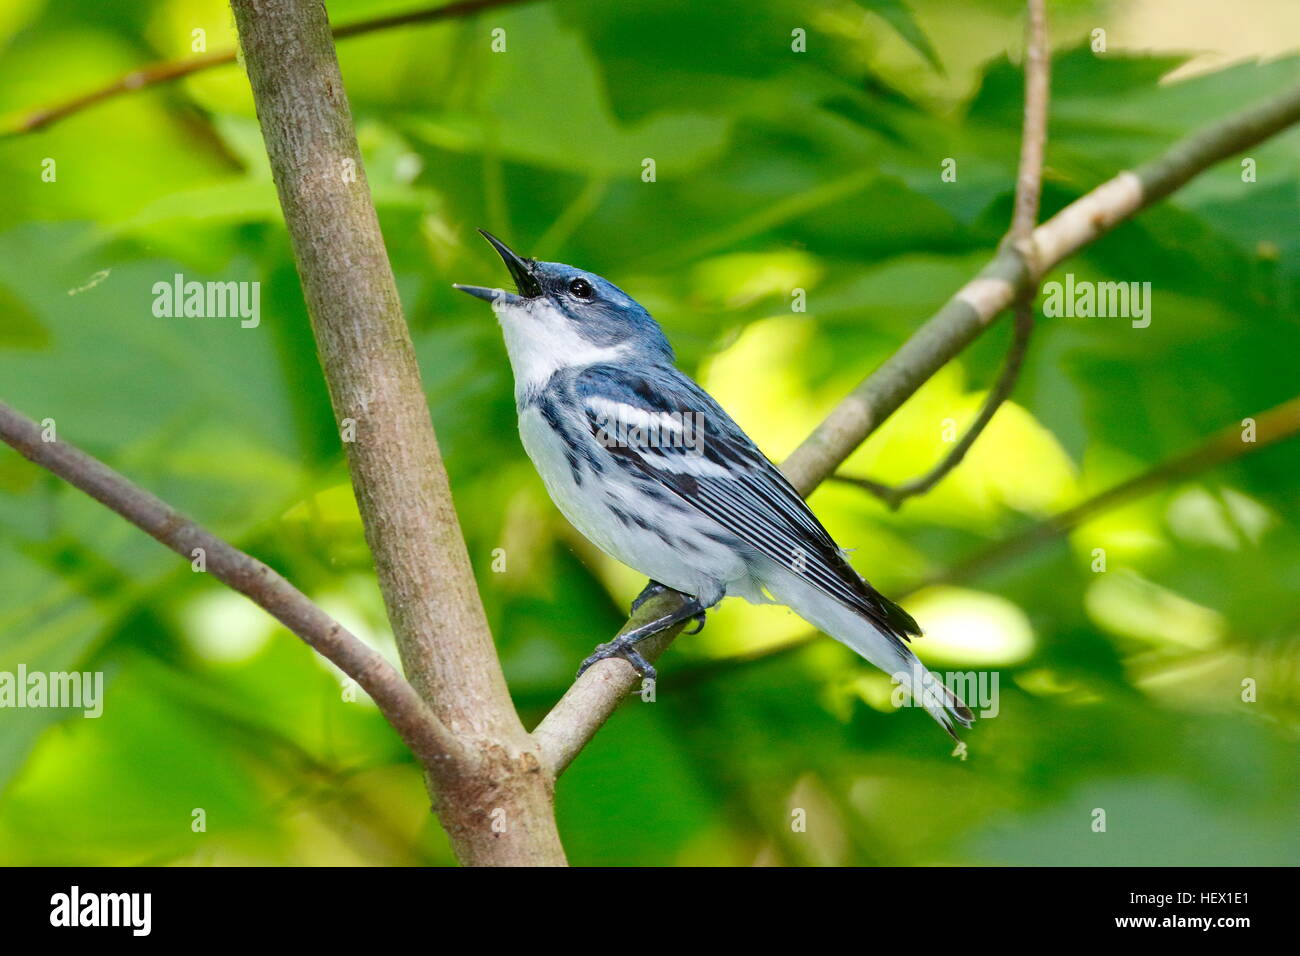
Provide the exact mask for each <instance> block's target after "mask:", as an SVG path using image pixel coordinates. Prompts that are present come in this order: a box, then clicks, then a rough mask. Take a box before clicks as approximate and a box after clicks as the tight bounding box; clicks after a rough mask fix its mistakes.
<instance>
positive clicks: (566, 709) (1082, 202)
mask: <svg viewBox="0 0 1300 956" xmlns="http://www.w3.org/2000/svg"><path fill="white" fill-rule="evenodd" d="M1297 121H1300V86H1297V87H1295V88H1293V89H1291V90H1289V91H1287V92H1286V93H1284V94H1282V95H1280V96H1278V97H1276V98H1274V99H1272V100H1269V101H1267V102H1265V103H1263V104H1261V105H1259V106H1255V107H1252V108H1251V109H1247V110H1243V111H1242V112H1241V113H1239V114H1237V115H1235V116H1231V117H1228V118H1227V119H1224V120H1221V121H1219V122H1218V123H1214V124H1212V125H1210V126H1207V127H1206V128H1204V129H1202V130H1200V131H1198V132H1196V133H1193V134H1192V135H1190V136H1188V137H1186V138H1184V139H1182V140H1179V141H1178V142H1177V143H1175V144H1174V145H1173V146H1172V147H1170V148H1169V149H1168V150H1167V151H1166V152H1165V153H1164V154H1162V155H1161V156H1159V157H1157V158H1156V159H1154V160H1151V161H1150V162H1148V163H1146V164H1144V165H1142V166H1140V167H1138V169H1137V170H1135V171H1132V172H1129V171H1125V172H1122V173H1120V174H1119V175H1118V176H1116V177H1115V178H1113V179H1111V180H1109V181H1107V182H1105V183H1103V184H1102V185H1100V186H1098V187H1097V188H1096V189H1094V190H1092V191H1091V192H1089V193H1087V194H1086V195H1084V196H1081V197H1080V198H1079V199H1077V200H1075V201H1074V202H1073V203H1071V204H1070V205H1068V206H1066V207H1065V208H1064V209H1062V210H1061V211H1060V212H1059V213H1057V214H1056V215H1055V216H1053V217H1052V218H1051V219H1049V220H1048V221H1047V222H1045V223H1043V224H1042V225H1041V226H1039V227H1038V228H1037V229H1035V230H1034V232H1033V248H1034V251H1035V253H1036V255H1035V257H1034V260H1035V261H1034V262H1033V264H1032V266H1031V265H1029V264H1027V263H1026V262H1025V261H1024V260H1023V259H1022V257H1021V256H1020V255H1019V254H1018V253H1017V252H1016V251H1015V250H1013V249H1009V248H1007V247H1006V246H1005V244H1004V245H1003V247H1002V248H1000V249H999V251H998V253H997V254H996V255H995V256H994V258H993V259H992V260H991V261H990V262H989V263H988V264H987V265H986V266H985V267H984V268H983V269H982V270H981V271H980V273H979V275H977V276H976V277H975V278H974V279H972V280H971V281H970V282H968V283H967V284H966V285H965V286H963V287H962V288H961V289H960V290H958V292H957V294H956V295H954V296H953V297H952V298H951V299H949V300H948V302H947V303H946V304H945V305H944V306H943V307H942V308H940V310H939V311H938V312H937V313H935V314H934V316H932V317H931V318H930V319H929V320H928V321H927V322H926V323H925V324H924V325H922V326H921V327H920V328H919V329H917V331H916V332H914V333H913V334H912V336H911V337H910V338H908V340H907V341H906V342H904V343H903V345H902V347H901V348H899V350H898V351H897V352H895V353H894V354H893V355H892V356H890V357H889V358H888V359H886V360H885V362H884V363H882V364H881V366H880V367H879V368H877V369H876V370H875V371H874V372H872V373H871V374H870V375H868V376H867V377H866V378H865V379H863V381H862V382H861V383H860V384H859V385H858V386H857V387H856V388H855V389H854V390H853V392H851V393H850V394H849V395H848V396H847V397H846V398H845V399H844V400H843V401H841V402H840V403H839V404H838V405H837V406H836V407H835V408H834V409H833V410H832V411H831V413H830V414H829V415H828V416H827V417H826V419H825V420H823V421H822V423H821V424H820V425H818V426H817V428H816V429H815V430H814V431H813V433H812V434H811V435H809V436H808V438H806V439H805V440H804V442H803V444H801V445H800V446H799V447H798V448H796V449H795V451H794V453H793V454H792V455H791V456H790V457H789V458H787V459H786V460H785V462H784V463H783V464H782V465H781V470H782V471H783V472H785V475H786V477H787V478H789V479H790V482H791V484H793V485H794V486H795V488H797V489H798V490H799V491H800V493H801V494H803V495H804V496H805V497H806V496H807V495H808V494H810V493H811V492H812V490H813V489H814V488H816V487H817V486H818V485H819V484H820V483H821V482H822V481H824V480H825V479H826V478H827V477H828V476H829V475H830V474H831V473H832V472H834V471H835V469H836V468H838V467H839V466H840V465H841V464H842V463H843V462H844V460H845V459H846V458H848V456H849V455H850V454H852V452H853V450H854V449H855V448H857V447H858V446H859V445H860V444H862V442H863V441H864V440H865V439H866V438H867V436H868V435H870V434H871V433H872V432H873V431H875V429H876V428H878V427H879V426H880V424H881V423H882V422H883V421H884V420H885V419H886V418H888V417H889V416H890V415H891V414H893V413H894V412H895V411H896V410H897V409H898V407H899V406H900V405H902V403H903V402H904V401H905V400H906V399H907V397H908V396H909V395H911V394H912V393H913V392H915V391H916V390H917V389H918V388H920V387H921V386H922V385H923V384H925V382H926V381H927V380H928V379H929V378H930V376H931V375H933V374H934V373H935V372H936V371H938V370H939V369H940V368H941V367H942V366H943V365H944V364H946V363H947V362H948V361H949V360H950V359H952V358H953V357H954V356H956V355H957V354H959V353H960V352H961V351H962V350H963V349H965V348H966V347H967V346H968V345H970V344H971V343H972V342H973V341H975V339H976V338H978V337H979V335H980V333H982V332H983V331H984V330H985V329H986V328H988V326H989V325H991V324H992V323H993V321H994V320H995V319H996V318H997V317H998V316H999V315H1000V314H1001V313H1002V311H1003V310H1004V309H1006V308H1007V307H1008V306H1009V305H1011V303H1012V302H1013V301H1014V300H1015V298H1016V297H1017V296H1018V295H1021V294H1023V293H1024V291H1025V290H1026V289H1032V288H1034V287H1036V286H1037V284H1038V282H1039V280H1040V277H1041V276H1042V275H1043V274H1044V273H1046V272H1047V271H1049V270H1050V269H1052V268H1054V267H1055V266H1056V265H1058V264H1059V263H1060V262H1062V261H1064V260H1065V259H1067V258H1068V257H1070V256H1071V255H1073V254H1074V253H1076V252H1078V251H1079V250H1080V249H1082V248H1083V247H1084V246H1086V245H1088V244H1089V243H1092V242H1095V241H1096V240H1097V239H1098V238H1100V237H1101V236H1103V235H1105V234H1106V233H1107V232H1109V231H1110V230H1111V229H1113V228H1115V226H1117V225H1119V224H1120V223H1122V222H1124V221H1126V220H1127V219H1129V218H1131V217H1132V216H1134V215H1135V214H1136V213H1138V212H1139V211H1141V210H1142V209H1145V208H1146V207H1147V206H1149V205H1151V204H1152V203H1154V202H1157V201H1158V200H1160V199H1163V198H1164V197H1166V196H1168V195H1169V194H1170V193H1172V192H1173V191H1174V190H1176V189H1178V188H1179V187H1180V186H1182V185H1183V184H1184V183H1186V182H1187V181H1188V180H1190V179H1192V178H1193V177H1194V176H1196V175H1197V174H1198V173H1201V172H1203V171H1204V170H1206V169H1208V168H1209V167H1211V166H1213V165H1214V164H1215V163H1218V162H1219V161H1221V160H1223V159H1226V158H1227V157H1229V156H1232V155H1233V154H1235V153H1238V152H1240V151H1241V150H1243V149H1246V148H1247V147H1249V146H1253V145H1255V144H1256V143H1260V142H1262V141H1264V140H1266V139H1268V138H1269V137H1270V136H1272V135H1274V134H1275V133H1277V132H1279V131H1280V130H1283V129H1286V128H1287V127H1288V126H1291V125H1292V124H1294V123H1296V122H1297ZM678 601H679V598H678V597H676V596H674V595H673V594H672V593H671V592H669V593H667V594H662V595H659V596H657V597H655V598H653V599H651V600H649V601H646V602H645V604H643V605H641V607H640V609H639V610H638V612H637V613H636V614H635V615H633V617H632V619H631V620H629V621H628V623H627V624H625V625H624V626H623V628H622V629H621V630H620V632H619V633H624V632H626V631H627V630H629V629H631V628H632V627H636V626H638V625H640V624H642V623H644V622H646V621H648V620H651V619H653V618H655V617H660V616H662V615H664V614H666V613H667V612H669V611H670V610H673V609H675V607H676V606H677V604H678ZM680 632H681V628H680V627H678V628H674V629H673V630H671V631H666V632H664V633H663V634H660V635H656V636H655V637H654V638H651V639H650V640H649V641H646V642H645V643H644V644H642V645H639V646H638V650H640V651H641V653H642V655H643V656H644V657H646V659H647V660H650V661H654V660H657V659H658V657H659V655H660V654H662V653H663V651H664V649H665V648H666V647H667V646H668V645H669V644H671V643H672V641H673V639H674V638H675V637H676V636H677V635H678V634H679V633H680ZM637 681H638V678H637V674H636V672H635V671H634V670H633V669H632V666H631V665H630V664H628V663H627V662H626V661H623V660H618V659H610V660H605V661H600V662H599V663H597V664H596V665H595V666H593V667H591V668H590V669H589V670H588V671H587V672H586V673H585V674H583V675H582V677H580V678H579V679H578V680H577V681H575V682H574V683H573V685H572V686H570V688H569V689H568V691H566V692H565V694H564V696H563V697H562V698H561V699H560V701H559V702H558V703H557V704H556V705H555V708H554V709H553V710H552V711H551V712H550V713H549V714H547V715H546V717H545V718H543V720H542V722H541V723H540V724H538V726H537V728H536V730H534V732H533V736H534V739H536V740H537V741H538V743H539V744H541V747H542V753H543V758H544V763H545V765H546V766H547V767H548V768H549V769H550V770H551V771H552V772H554V773H556V774H559V773H561V772H562V771H563V770H564V768H565V767H567V766H568V765H569V764H570V763H571V762H572V761H573V759H574V757H576V756H577V755H578V753H580V752H581V750H582V748H583V747H584V746H585V745H586V743H587V741H589V740H590V739H591V738H592V737H593V736H594V735H595V733H596V731H597V730H599V729H600V727H601V725H603V724H604V722H605V721H606V720H608V719H609V716H610V715H611V714H612V713H613V712H614V710H615V708H617V706H618V705H619V704H620V703H622V701H623V700H625V699H626V698H627V695H628V694H629V693H630V692H631V691H632V690H633V688H634V687H635V686H636V685H637Z"/></svg>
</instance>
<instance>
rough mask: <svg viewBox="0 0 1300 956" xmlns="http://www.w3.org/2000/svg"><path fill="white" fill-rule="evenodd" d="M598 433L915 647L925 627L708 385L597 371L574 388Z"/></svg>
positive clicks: (621, 457)
mask: <svg viewBox="0 0 1300 956" xmlns="http://www.w3.org/2000/svg"><path fill="white" fill-rule="evenodd" d="M574 392H575V397H576V398H577V399H578V401H579V402H580V404H581V406H582V410H583V411H584V413H585V414H586V416H587V423H588V426H589V428H590V429H591V433H592V435H593V436H595V437H596V439H597V441H598V442H599V443H600V444H601V445H603V446H604V447H605V449H606V450H607V451H608V452H609V453H610V455H611V456H612V457H613V458H614V459H615V460H616V461H618V462H619V464H620V465H621V466H623V467H624V468H627V469H629V470H631V471H633V472H634V473H637V474H640V475H643V476H645V477H647V478H650V479H652V480H653V481H654V482H656V483H657V484H658V485H659V486H661V487H663V488H666V489H668V490H669V491H671V492H672V493H673V494H675V495H676V496H677V497H678V498H680V499H681V500H682V501H684V502H686V503H687V504H689V505H690V506H691V507H693V508H694V509H695V510H697V511H698V512H700V513H701V514H702V515H704V516H706V517H708V518H711V519H712V520H713V521H715V522H717V523H718V524H719V525H721V526H722V527H723V528H725V529H726V530H727V531H728V532H730V533H731V534H733V535H735V536H736V537H737V538H739V539H740V540H741V541H743V542H744V543H745V544H746V545H748V546H749V547H751V548H753V549H754V550H756V551H758V552H759V553H760V554H762V555H764V556H766V557H767V558H769V559H771V560H772V561H775V562H777V563H778V564H780V565H781V566H783V567H785V568H787V569H789V570H790V571H792V572H794V573H795V574H797V575H798V576H799V577H801V578H803V579H804V580H805V581H807V582H809V583H811V584H813V585H814V586H816V587H817V588H819V589H820V590H822V591H823V592H825V593H826V594H828V595H830V596H832V597H834V598H836V599H838V600H840V601H842V602H843V603H845V604H847V605H849V606H850V607H852V608H854V609H855V610H857V611H858V612H860V613H861V614H863V615H864V616H866V617H867V618H869V619H870V620H871V621H872V622H873V623H875V624H876V625H878V626H879V627H880V629H881V630H882V631H884V632H885V633H887V634H890V635H892V636H894V637H895V638H896V639H902V640H907V638H908V635H911V634H919V633H920V629H919V628H918V627H917V624H916V621H915V620H913V619H912V617H911V615H909V614H908V613H907V612H906V611H904V610H903V609H902V608H901V607H899V606H898V605H897V604H894V603H893V602H892V601H890V600H889V599H888V598H886V597H884V595H882V594H880V593H879V592H878V591H876V590H875V589H874V588H872V587H871V585H870V584H868V583H867V582H866V581H865V580H863V578H862V577H861V575H859V574H858V573H857V572H856V571H854V570H853V568H852V567H851V566H850V565H849V563H848V561H846V560H845V558H844V555H843V554H842V553H841V551H840V549H839V548H838V547H836V545H835V542H834V541H832V540H831V536H830V535H829V534H828V533H827V531H826V529H825V528H824V527H822V524H821V522H820V521H818V520H817V517H816V516H815V515H814V514H813V513H812V512H811V511H810V510H809V509H808V506H807V505H806V504H804V501H803V499H802V498H801V497H800V496H799V493H798V492H797V491H795V490H794V487H793V486H792V485H791V484H790V482H788V481H787V480H786V478H785V476H784V475H782V474H781V472H780V471H779V470H778V469H777V467H776V466H775V465H773V464H772V463H771V462H770V461H769V460H768V459H767V457H766V456H764V454H763V453H762V452H761V451H759V450H758V447H757V446H756V445H755V444H754V443H753V441H751V440H750V438H749V436H748V435H746V434H745V433H744V432H743V431H741V429H740V426H738V425H737V424H736V423H735V422H734V421H732V420H731V417H730V416H729V415H727V413H726V412H724V411H723V410H722V408H721V406H719V405H718V403H717V402H715V401H714V400H713V398H712V397H710V396H709V394H708V393H707V392H705V391H704V390H703V389H702V388H700V387H699V386H698V385H696V384H695V383H694V382H693V381H691V380H690V379H689V378H687V377H686V376H685V375H683V374H682V373H681V372H679V371H678V370H677V369H675V368H672V367H671V366H653V367H650V368H644V369H628V368H620V367H617V366H613V365H593V366H591V367H589V368H587V369H585V370H584V371H583V372H581V373H580V374H579V375H578V376H577V378H576V379H575V381H574Z"/></svg>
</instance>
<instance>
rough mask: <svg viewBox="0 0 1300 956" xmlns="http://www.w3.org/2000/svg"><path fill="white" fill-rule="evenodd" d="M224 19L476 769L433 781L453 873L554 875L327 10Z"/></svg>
mask: <svg viewBox="0 0 1300 956" xmlns="http://www.w3.org/2000/svg"><path fill="white" fill-rule="evenodd" d="M232 7H233V9H234V12H235V20H236V23H237V24H238V27H239V35H240V41H241V46H242V47H243V51H244V62H245V64H246V66H247V68H248V76H249V81H250V82H251V84H252V88H253V100H254V103H255V105H256V107H257V116H258V121H259V122H260V124H261V127H262V135H263V138H264V139H265V141H266V149H267V154H268V156H269V157H270V161H271V170H272V173H273V175H274V178H275V184H276V188H277V190H278V192H279V196H280V205H281V207H282V208H283V210H284V218H285V223H286V225H287V226H288V230H289V236H290V238H291V240H292V244H293V251H294V258H295V260H296V262H297V266H298V275H299V278H300V279H301V281H302V287H303V292H304V295H305V297H306V300H307V309H308V313H309V315H310V317H311V322H312V331H313V333H314V334H315V337H316V345H317V350H318V352H319V354H320V361H321V367H322V369H323V370H324V372H325V379H326V383H327V384H328V386H329V392H330V399H331V402H332V403H333V407H334V413H335V417H336V419H337V420H338V422H339V424H340V427H341V428H342V429H343V432H344V436H345V439H344V447H345V448H346V449H347V453H348V466H349V469H350V471H351V474H352V485H353V489H354V490H355V492H356V497H357V504H358V506H359V508H360V511H361V518H362V523H363V525H364V528H365V535H366V543H367V544H368V545H369V548H370V552H371V554H372V555H373V556H374V559H375V569H376V572H377V574H378V578H379V584H380V589H381V591H382V592H383V595H384V603H385V605H386V607H387V610H388V618H389V621H390V622H391V623H392V626H393V633H394V636H395V637H396V639H397V646H398V650H399V651H400V653H401V656H402V663H403V665H404V667H405V670H406V673H407V676H408V679H409V680H410V681H411V683H412V685H413V686H414V687H415V689H416V691H417V692H419V694H420V696H421V697H422V698H424V700H425V701H426V703H428V705H429V707H430V708H431V709H432V710H433V711H434V713H436V714H437V715H438V716H439V718H440V719H441V720H442V721H443V722H444V723H445V724H446V725H447V726H448V727H450V728H451V729H452V731H453V732H454V733H455V734H456V735H457V737H458V738H459V739H460V740H461V742H462V743H463V744H464V745H465V746H466V748H467V749H468V750H469V751H470V752H471V754H472V755H473V757H474V760H475V772H473V773H470V774H459V775H451V774H445V773H441V772H440V768H439V767H438V766H436V765H435V766H431V767H429V768H428V770H429V776H430V777H431V778H432V784H433V787H432V792H433V795H434V798H435V809H436V810H437V812H438V816H439V819H440V821H441V823H442V825H443V827H444V829H446V831H447V833H448V835H449V837H450V838H451V841H452V845H453V847H454V849H455V851H456V853H457V856H458V857H459V858H460V859H461V861H462V862H465V863H470V864H477V865H484V864H505V865H541V864H563V863H564V851H563V848H562V847H561V846H560V841H559V835H558V832H557V831H556V827H555V816H554V808H553V804H552V781H551V779H550V778H549V777H548V776H547V775H546V774H543V773H540V772H539V771H540V763H539V759H538V755H537V752H536V751H537V748H536V745H535V744H534V743H533V741H532V740H531V738H530V737H529V736H528V734H527V733H526V732H525V731H524V728H523V725H522V724H521V723H520V722H519V717H518V715H517V714H516V712H515V709H514V706H513V704H512V702H511V699H510V694H509V691H508V690H507V688H506V683H505V678H504V677H503V675H502V673H501V665H500V663H499V661H498V659H497V655H496V648H495V647H494V646H493V643H492V635H491V633H490V632H489V631H488V627H487V621H486V618H485V617H484V614H483V606H482V601H481V598H480V596H479V593H478V588H477V586H476V584H475V581H474V575H473V572H472V569H471V567H470V562H469V555H468V553H467V552H466V549H465V541H464V538H463V537H462V536H461V532H460V525H459V522H458V520H457V517H456V511H455V508H454V507H453V504H452V499H451V489H450V487H449V485H448V481H447V474H446V471H445V469H444V468H443V463H442V457H441V454H440V452H439V450H438V444H437V441H436V439H435V437H434V432H433V426H432V423H431V422H430V419H429V409H428V405H427V404H426V402H425V396H424V389H423V387H422V385H421V383H420V374H419V368H418V366H417V365H416V360H415V351H414V348H413V347H412V344H411V337H410V333H409V330H408V329H407V326H406V321H405V319H404V317H403V315H402V306H401V302H400V300H399V299H398V295H397V287H396V284H395V283H394V281H393V273H392V268H391V266H390V265H389V262H388V257H387V254H386V252H385V249H384V241H383V237H382V235H381V234H380V231H379V222H378V219H377V217H376V215H375V209H374V205H373V203H372V202H371V199H370V192H369V190H368V188H367V186H366V177H365V171H364V169H363V167H362V162H361V155H360V150H359V149H358V146H357V140H356V133H355V132H354V130H353V127H352V118H351V111H350V110H349V108H348V101H347V96H346V94H345V93H344V89H343V81H342V78H341V77H340V75H339V67H338V58H337V56H336V55H335V51H334V44H333V41H332V40H331V36H330V29H329V22H328V20H327V19H326V15H325V7H324V4H323V3H322V2H321V0H233V2H232ZM350 432H351V433H354V440H348V435H349V433H350Z"/></svg>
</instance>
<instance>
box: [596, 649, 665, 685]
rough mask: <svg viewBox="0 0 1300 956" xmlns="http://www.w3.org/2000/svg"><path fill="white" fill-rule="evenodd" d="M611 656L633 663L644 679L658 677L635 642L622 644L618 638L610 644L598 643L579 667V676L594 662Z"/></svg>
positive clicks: (651, 679) (650, 679)
mask: <svg viewBox="0 0 1300 956" xmlns="http://www.w3.org/2000/svg"><path fill="white" fill-rule="evenodd" d="M611 657H621V658H623V660H625V661H627V662H628V663H629V664H631V665H632V667H633V669H634V670H635V671H636V672H637V673H638V674H639V675H641V678H642V679H643V680H649V681H653V680H655V679H656V676H657V675H656V672H655V669H654V666H653V665H651V663H650V662H649V661H648V660H646V659H645V658H644V657H642V656H641V652H640V651H638V650H637V649H636V647H635V646H634V645H633V644H620V643H619V642H618V641H617V640H613V641H610V642H609V643H608V644H598V645H596V650H595V651H594V652H592V655H591V656H590V657H588V658H587V659H586V660H585V661H583V662H582V666H581V667H579V668H578V676H579V677H581V676H582V675H583V674H585V673H586V672H587V670H588V668H590V667H591V666H592V665H593V664H595V663H597V662H599V661H603V660H608V659H609V658H611Z"/></svg>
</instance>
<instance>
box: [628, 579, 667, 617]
mask: <svg viewBox="0 0 1300 956" xmlns="http://www.w3.org/2000/svg"><path fill="white" fill-rule="evenodd" d="M668 590H671V589H670V588H669V587H668V585H666V584H660V583H659V582H658V581H651V582H650V583H649V584H647V585H646V586H645V587H643V588H642V589H641V593H640V594H638V595H637V596H636V598H635V599H634V600H633V601H632V610H630V611H629V612H628V615H629V616H630V615H632V614H635V613H636V612H637V609H638V608H640V607H641V605H642V604H644V603H645V602H646V601H648V600H650V599H651V598H652V597H654V596H655V595H657V594H663V593H664V592H665V591H668Z"/></svg>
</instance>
